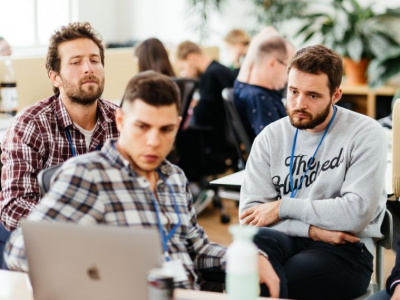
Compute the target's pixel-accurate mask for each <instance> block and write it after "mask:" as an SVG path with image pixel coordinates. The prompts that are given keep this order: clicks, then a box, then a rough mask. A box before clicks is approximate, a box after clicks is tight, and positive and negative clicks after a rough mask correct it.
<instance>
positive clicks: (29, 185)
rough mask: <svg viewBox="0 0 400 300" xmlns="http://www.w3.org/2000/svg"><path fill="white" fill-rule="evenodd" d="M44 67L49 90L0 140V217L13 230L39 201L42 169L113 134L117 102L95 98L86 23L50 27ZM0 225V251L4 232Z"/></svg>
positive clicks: (99, 88)
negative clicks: (0, 166) (50, 33)
mask: <svg viewBox="0 0 400 300" xmlns="http://www.w3.org/2000/svg"><path fill="white" fill-rule="evenodd" d="M46 68H47V72H48V76H49V78H50V81H51V83H52V85H53V90H54V93H55V94H54V95H53V96H51V97H49V98H47V99H44V100H42V101H39V102H38V103H36V104H34V105H33V106H31V107H28V108H26V109H24V110H23V111H21V112H20V113H19V114H18V115H17V116H16V117H15V119H14V120H13V122H12V124H11V126H10V127H9V129H8V130H7V132H6V135H5V139H4V141H2V143H1V148H2V154H1V161H2V163H3V168H2V177H1V185H2V191H1V192H0V220H1V223H3V225H4V227H5V228H6V229H8V230H14V229H16V228H17V227H18V222H19V219H20V218H21V217H24V216H27V215H28V214H29V213H30V212H31V211H32V210H33V209H34V208H35V206H36V205H37V204H38V203H39V201H40V199H41V197H42V195H41V194H40V188H39V184H38V180H37V175H38V173H39V172H40V171H41V170H42V169H46V168H48V167H50V166H53V165H57V164H60V163H62V162H64V161H66V160H67V159H68V158H70V157H73V156H75V155H80V154H84V153H87V152H91V151H95V150H99V149H100V148H101V147H102V146H103V144H104V143H105V141H106V140H107V139H110V138H115V137H118V130H117V127H116V123H115V110H116V109H117V105H115V104H113V103H111V102H108V101H105V100H103V99H100V96H101V94H102V93H103V89H104V49H103V46H102V44H101V39H100V38H99V37H98V35H97V34H96V33H95V32H94V31H93V29H92V27H91V26H90V24H89V23H71V24H69V25H68V26H65V27H61V28H60V29H59V30H57V31H55V33H54V34H53V35H52V37H51V39H50V45H49V49H48V54H47V59H46ZM0 227H1V228H0V251H1V252H0V253H2V249H3V248H4V242H5V241H6V239H7V236H8V235H9V233H8V232H7V231H6V230H5V228H4V227H2V226H0ZM1 240H3V243H2V241H1ZM0 264H1V255H0Z"/></svg>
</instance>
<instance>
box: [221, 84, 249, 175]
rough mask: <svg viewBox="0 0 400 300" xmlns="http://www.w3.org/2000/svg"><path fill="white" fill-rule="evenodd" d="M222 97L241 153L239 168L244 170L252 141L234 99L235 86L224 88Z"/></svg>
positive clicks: (229, 123)
mask: <svg viewBox="0 0 400 300" xmlns="http://www.w3.org/2000/svg"><path fill="white" fill-rule="evenodd" d="M222 98H223V99H224V107H225V113H226V119H227V122H228V126H229V128H230V131H231V134H232V137H233V140H234V142H235V146H236V149H237V151H238V155H239V165H238V168H239V170H243V169H244V166H245V164H246V161H247V158H248V156H249V154H250V150H251V142H250V139H249V137H248V136H247V133H246V130H245V128H244V126H243V123H242V120H241V119H240V116H239V114H238V112H237V110H236V107H235V103H234V101H233V88H225V89H223V90H222Z"/></svg>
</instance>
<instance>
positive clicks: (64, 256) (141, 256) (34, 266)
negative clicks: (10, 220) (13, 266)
mask: <svg viewBox="0 0 400 300" xmlns="http://www.w3.org/2000/svg"><path fill="white" fill-rule="evenodd" d="M21 226H22V231H23V235H24V240H25V247H26V255H27V259H28V265H29V277H30V280H31V284H32V288H33V293H34V299H35V300H50V299H52V300H54V299H57V300H79V299H82V300H91V299H93V300H94V299H96V300H102V299H104V300H110V299H121V300H123V299H147V298H148V297H147V292H148V287H147V279H146V278H147V274H148V272H149V270H150V269H152V268H154V267H159V266H160V264H161V261H162V251H161V242H160V238H159V234H158V231H157V230H156V229H143V228H132V227H114V226H109V225H108V226H107V225H77V224H73V223H49V222H34V221H28V220H22V221H21Z"/></svg>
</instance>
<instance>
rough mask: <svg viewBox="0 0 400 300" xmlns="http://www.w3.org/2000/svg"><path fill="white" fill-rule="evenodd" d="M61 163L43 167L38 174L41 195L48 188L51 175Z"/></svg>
mask: <svg viewBox="0 0 400 300" xmlns="http://www.w3.org/2000/svg"><path fill="white" fill-rule="evenodd" d="M61 165H62V164H59V165H54V166H51V167H49V168H47V169H43V170H41V171H40V172H39V174H38V182H39V186H40V192H41V193H42V197H43V196H44V195H45V194H46V193H47V192H48V191H49V190H50V183H51V177H52V176H53V175H54V173H55V172H56V171H57V170H58V168H60V167H61Z"/></svg>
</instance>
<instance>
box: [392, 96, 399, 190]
mask: <svg viewBox="0 0 400 300" xmlns="http://www.w3.org/2000/svg"><path fill="white" fill-rule="evenodd" d="M392 119H393V126H392V132H393V148H392V151H393V153H392V155H393V156H392V167H393V171H392V172H393V173H392V186H393V194H394V195H395V196H396V197H400V99H397V100H396V101H395V103H394V105H393V113H392Z"/></svg>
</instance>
